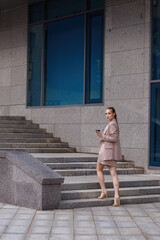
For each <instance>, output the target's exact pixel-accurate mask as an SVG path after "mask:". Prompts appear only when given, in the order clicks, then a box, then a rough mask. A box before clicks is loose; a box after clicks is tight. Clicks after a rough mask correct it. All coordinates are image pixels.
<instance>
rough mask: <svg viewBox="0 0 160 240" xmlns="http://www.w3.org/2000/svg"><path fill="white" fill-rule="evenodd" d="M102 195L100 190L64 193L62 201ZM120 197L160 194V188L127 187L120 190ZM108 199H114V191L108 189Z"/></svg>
mask: <svg viewBox="0 0 160 240" xmlns="http://www.w3.org/2000/svg"><path fill="white" fill-rule="evenodd" d="M100 194H101V190H100V189H86V190H84V189H83V190H72V191H62V192H61V199H62V200H71V199H87V198H98V197H99V196H100ZM119 194H120V196H121V197H122V196H139V195H151V194H160V186H143V187H126V188H120V189H119ZM108 197H114V189H113V188H112V189H108Z"/></svg>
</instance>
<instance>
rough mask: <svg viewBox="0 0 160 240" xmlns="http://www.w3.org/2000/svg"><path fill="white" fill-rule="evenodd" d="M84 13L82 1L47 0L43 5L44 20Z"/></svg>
mask: <svg viewBox="0 0 160 240" xmlns="http://www.w3.org/2000/svg"><path fill="white" fill-rule="evenodd" d="M83 11H84V0H76V1H75V0H67V1H66V0H58V1H53V0H49V1H47V2H46V3H45V15H46V19H52V18H57V17H62V16H67V15H70V14H75V13H79V12H83Z"/></svg>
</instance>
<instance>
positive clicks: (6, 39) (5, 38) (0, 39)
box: [0, 31, 12, 49]
mask: <svg viewBox="0 0 160 240" xmlns="http://www.w3.org/2000/svg"><path fill="white" fill-rule="evenodd" d="M11 36H12V35H11V31H4V32H0V49H6V48H10V47H11V39H12V38H11Z"/></svg>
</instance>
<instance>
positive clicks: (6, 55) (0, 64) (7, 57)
mask: <svg viewBox="0 0 160 240" xmlns="http://www.w3.org/2000/svg"><path fill="white" fill-rule="evenodd" d="M11 56H12V55H11V49H5V50H0V68H7V67H11Z"/></svg>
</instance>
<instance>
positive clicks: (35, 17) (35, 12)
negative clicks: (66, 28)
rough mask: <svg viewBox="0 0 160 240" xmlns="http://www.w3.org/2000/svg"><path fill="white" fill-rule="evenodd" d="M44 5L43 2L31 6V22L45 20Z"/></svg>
mask: <svg viewBox="0 0 160 240" xmlns="http://www.w3.org/2000/svg"><path fill="white" fill-rule="evenodd" d="M42 7H43V5H42V2H40V3H36V4H33V5H31V6H29V23H36V22H40V21H42V20H43V19H42V18H43V9H42Z"/></svg>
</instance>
